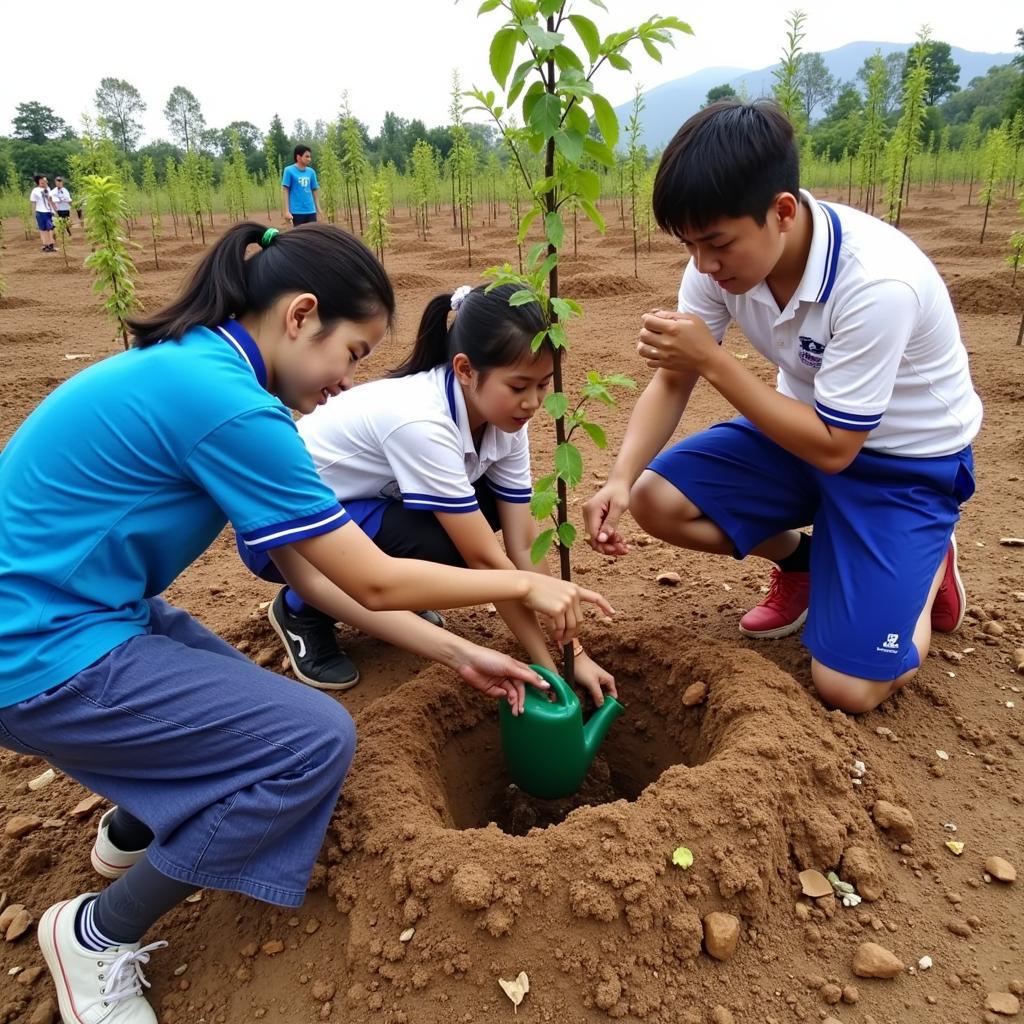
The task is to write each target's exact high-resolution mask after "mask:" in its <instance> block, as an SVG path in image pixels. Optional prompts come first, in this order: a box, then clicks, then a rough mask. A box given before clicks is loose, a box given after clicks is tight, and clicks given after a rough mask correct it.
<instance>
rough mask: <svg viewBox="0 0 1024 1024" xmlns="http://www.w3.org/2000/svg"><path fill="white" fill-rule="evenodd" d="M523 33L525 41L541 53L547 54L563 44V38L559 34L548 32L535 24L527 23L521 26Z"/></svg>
mask: <svg viewBox="0 0 1024 1024" xmlns="http://www.w3.org/2000/svg"><path fill="white" fill-rule="evenodd" d="M523 31H524V32H525V33H526V37H527V39H529V40H530V42H531V43H533V45H534V48H535V49H536V50H538V51H540V52H543V53H547V52H549V51H551V50H553V49H554V48H555V47H556V46H560V45H561V44H562V43H564V42H565V36H564V35H562V33H561V32H549V31H548V30H547V29H546V28H542V27H541V26H540V25H537V24H535V23H533V24H531V23H530V22H527V23H526V24H525V25H523Z"/></svg>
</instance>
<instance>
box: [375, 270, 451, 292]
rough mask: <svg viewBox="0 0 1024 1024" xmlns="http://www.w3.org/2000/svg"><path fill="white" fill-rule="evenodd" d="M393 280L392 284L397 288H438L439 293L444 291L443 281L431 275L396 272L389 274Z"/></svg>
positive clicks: (407, 271)
mask: <svg viewBox="0 0 1024 1024" xmlns="http://www.w3.org/2000/svg"><path fill="white" fill-rule="evenodd" d="M388 277H390V278H391V283H392V284H393V285H394V286H395V288H408V289H410V290H411V289H413V288H436V289H437V290H438V291H442V290H443V285H442V283H441V281H440V280H439V279H438V278H436V277H431V276H430V275H429V274H417V273H416V272H415V271H410V270H396V271H394V272H393V273H390V274H388Z"/></svg>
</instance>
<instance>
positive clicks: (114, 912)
mask: <svg viewBox="0 0 1024 1024" xmlns="http://www.w3.org/2000/svg"><path fill="white" fill-rule="evenodd" d="M198 888H199V886H198V885H193V884H192V883H191V882H179V881H178V880H177V879H175V878H169V877H168V876H167V875H165V874H162V873H161V872H159V871H157V869H156V868H155V867H153V865H152V864H150V862H149V858H148V857H143V858H142V860H140V861H139V862H138V863H137V864H135V866H134V867H131V868H129V869H128V870H127V871H126V872H125V873H124V874H123V875H122V876H121V877H120V878H119V879H117V881H116V882H114V883H112V884H111V885H109V886H108V887H107V888H106V889H104V890H103V892H101V893H100V894H99V896H97V897H96V905H95V907H94V908H93V922H94V924H95V927H96V930H97V931H99V932H100V933H101V934H102V935H105V936H106V937H107V938H109V939H113V940H114V941H115V942H116V943H117V944H118V945H119V946H120V945H126V944H128V943H132V942H138V941H139V940H140V939H141V938H142V936H143V935H145V934H146V932H147V931H149V929H150V928H151V927H152V926H153V924H155V923H156V921H157V920H159V918H161V917H163V916H164V914H166V913H167V911H168V910H170V909H171V908H172V907H176V906H177V905H178V904H179V903H181V902H182V901H183V900H184V899H185V897H186V896H191V895H192V893H194V892H195V891H196V890H197V889H198Z"/></svg>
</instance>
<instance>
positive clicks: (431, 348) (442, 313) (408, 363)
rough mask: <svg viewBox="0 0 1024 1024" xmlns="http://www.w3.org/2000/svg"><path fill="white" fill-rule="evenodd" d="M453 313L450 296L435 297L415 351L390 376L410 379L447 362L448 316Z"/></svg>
mask: <svg viewBox="0 0 1024 1024" xmlns="http://www.w3.org/2000/svg"><path fill="white" fill-rule="evenodd" d="M451 311H452V297H451V294H448V295H435V296H434V297H433V298H432V299H431V300H430V301H429V302H428V303H427V308H426V309H425V310H424V311H423V316H422V317H421V318H420V326H419V329H418V330H417V332H416V343H415V344H414V345H413V347H412V352H410V353H409V357H408V358H407V359H406V360H405V362H403V363H402V364H401V366H398V367H396V368H395V369H394V370H392V371H391V374H390V376H392V377H408V376H409V375H410V374H413V373H423V371H424V370H432V369H433V368H434V367H435V366H441V365H442V364H443V363H447V362H448V359H449V355H448V314H449V313H451Z"/></svg>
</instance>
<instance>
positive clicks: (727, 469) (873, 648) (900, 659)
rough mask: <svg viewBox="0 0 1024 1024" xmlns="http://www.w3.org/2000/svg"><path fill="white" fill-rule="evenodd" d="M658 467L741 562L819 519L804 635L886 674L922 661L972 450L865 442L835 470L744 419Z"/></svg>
mask: <svg viewBox="0 0 1024 1024" xmlns="http://www.w3.org/2000/svg"><path fill="white" fill-rule="evenodd" d="M648 468H649V469H651V470H653V472H655V473H657V474H658V475H659V476H662V477H664V478H665V479H666V480H668V482H669V483H671V484H672V485H673V486H674V487H677V488H678V489H679V490H680V491H681V492H682V493H683V494H685V495H686V497H687V498H689V500H690V501H692V502H693V504H694V505H696V506H697V507H698V508H699V509H700V510H701V512H702V513H703V514H704V515H705V516H707V517H708V518H709V519H710V520H711V521H712V522H714V523H715V525H716V526H718V527H719V528H720V529H721V530H722V532H723V533H725V535H726V536H727V537H728V538H729V539H730V540H731V541H732V544H733V546H734V548H735V553H736V557H738V558H743V557H745V556H746V555H747V554H748V553H749V552H750V551H751V550H753V549H754V548H756V547H757V546H758V545H759V544H760V543H761V542H762V541H764V540H767V539H768V538H769V537H773V536H774V535H775V534H777V533H781V532H782V531H783V530H792V529H798V528H800V527H803V526H813V527H814V543H813V544H812V545H811V597H810V608H809V611H808V615H807V624H806V625H805V627H804V632H803V642H804V645H805V646H806V647H807V649H808V650H809V651H810V652H811V654H812V655H813V656H814V657H815V658H816V659H817V660H818V661H819V662H821V664H823V665H826V666H827V667H829V668H832V669H835V670H836V671H838V672H843V673H846V674H847V675H852V676H856V677H858V678H860V679H877V680H891V679H896V678H898V677H899V676H901V675H903V673H904V672H907V671H909V670H910V669H913V668H916V667H917V665H918V662H919V659H918V654H917V648H916V647H915V646H914V643H913V635H914V627H915V626H916V624H917V620H918V618H919V617H920V615H921V611H922V609H923V608H924V604H925V601H926V600H927V598H928V591H929V589H930V587H931V583H932V579H933V578H934V576H935V573H936V570H937V569H938V567H939V565H940V564H941V563H942V559H943V558H944V557H945V555H946V551H947V549H948V547H949V538H950V535H951V534H952V532H953V528H954V526H955V525H956V523H957V520H958V519H959V518H960V505H961V503H962V502H965V501H967V499H968V498H970V496H971V495H972V494H973V493H974V473H973V469H974V461H973V458H972V454H971V449H970V447H967V448H965V449H963V451H960V452H957V453H956V454H955V455H945V456H940V457H937V458H926V459H909V458H904V457H899V456H893V455H881V454H878V453H876V452H870V451H867V450H863V449H862V450H861V452H860V454H859V455H858V456H857V457H856V458H855V459H854V460H853V462H852V463H851V464H850V465H849V466H848V467H847V468H846V469H845V470H843V472H842V473H837V474H834V475H833V474H828V473H824V472H822V471H821V470H818V469H815V468H814V467H813V466H811V465H809V464H808V463H806V462H804V461H803V460H802V459H798V458H797V457H796V456H795V455H792V454H790V453H789V452H787V451H786V450H785V449H784V448H781V447H780V446H779V445H777V444H776V443H775V442H774V441H772V440H770V439H769V438H767V437H766V436H765V435H764V434H762V433H761V431H760V430H758V429H757V428H756V427H755V426H754V425H753V424H752V423H750V421H749V420H746V419H744V418H742V417H740V418H739V419H735V420H730V421H729V422H727V423H719V424H717V425H716V426H713V427H711V428H710V429H709V430H705V431H703V432H702V433H699V434H693V435H691V436H690V437H688V438H686V439H685V440H684V441H681V442H680V443H679V444H677V445H675V446H673V447H672V448H669V449H668V450H667V451H664V452H662V453H661V454H660V455H659V456H658V457H657V458H656V459H654V461H653V462H652V463H651V464H650V466H649V467H648Z"/></svg>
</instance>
